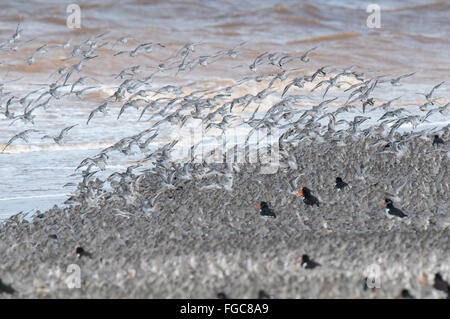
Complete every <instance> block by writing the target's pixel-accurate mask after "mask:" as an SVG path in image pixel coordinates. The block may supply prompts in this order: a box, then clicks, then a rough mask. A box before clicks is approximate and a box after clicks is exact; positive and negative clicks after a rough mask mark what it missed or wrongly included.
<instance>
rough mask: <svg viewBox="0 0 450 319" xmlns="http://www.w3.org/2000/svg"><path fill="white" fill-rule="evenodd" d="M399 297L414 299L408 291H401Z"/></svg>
mask: <svg viewBox="0 0 450 319" xmlns="http://www.w3.org/2000/svg"><path fill="white" fill-rule="evenodd" d="M399 297H400V298H403V299H415V297H414V296H413V295H411V294H410V293H409V290H408V289H402V291H401V292H400V296H399Z"/></svg>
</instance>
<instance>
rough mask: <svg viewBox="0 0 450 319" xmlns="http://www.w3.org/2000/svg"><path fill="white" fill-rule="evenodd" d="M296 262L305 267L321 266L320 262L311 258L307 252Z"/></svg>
mask: <svg viewBox="0 0 450 319" xmlns="http://www.w3.org/2000/svg"><path fill="white" fill-rule="evenodd" d="M296 264H301V266H302V268H304V269H314V268H316V267H319V266H321V265H320V264H319V263H317V262H315V261H314V260H312V259H310V258H309V256H308V255H306V254H305V255H303V256H302V258H300V259H299V260H297V262H296Z"/></svg>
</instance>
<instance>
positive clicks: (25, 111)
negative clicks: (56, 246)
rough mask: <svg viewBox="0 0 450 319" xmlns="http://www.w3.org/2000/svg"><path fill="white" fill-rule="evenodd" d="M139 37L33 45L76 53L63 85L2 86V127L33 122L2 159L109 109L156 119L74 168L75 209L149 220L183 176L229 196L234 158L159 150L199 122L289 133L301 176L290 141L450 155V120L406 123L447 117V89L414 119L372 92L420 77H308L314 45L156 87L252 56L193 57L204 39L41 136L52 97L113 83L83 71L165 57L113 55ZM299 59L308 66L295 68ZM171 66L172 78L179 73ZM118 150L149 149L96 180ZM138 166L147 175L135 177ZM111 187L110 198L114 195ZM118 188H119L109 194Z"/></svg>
mask: <svg viewBox="0 0 450 319" xmlns="http://www.w3.org/2000/svg"><path fill="white" fill-rule="evenodd" d="M22 31H23V30H22V29H21V27H20V25H18V27H17V29H16V31H15V33H14V34H13V35H11V36H10V37H9V38H8V39H7V40H6V41H4V42H3V43H1V44H0V54H1V52H2V51H7V52H20V46H21V44H22V42H21V41H20V40H21V34H22ZM130 41H136V40H135V39H132V38H130V37H122V38H120V39H112V38H108V37H107V34H100V35H97V36H94V37H90V38H88V39H86V40H84V41H82V42H80V43H78V44H71V40H69V41H67V42H65V43H56V44H51V43H48V44H44V45H42V46H39V47H38V48H36V49H35V50H34V51H33V52H32V53H31V55H30V56H29V57H28V58H25V61H26V63H28V64H29V65H31V64H33V63H39V60H40V59H42V56H43V55H45V54H50V52H51V51H52V50H55V49H57V48H59V49H62V50H64V52H66V53H67V58H65V59H64V60H63V62H64V65H63V66H61V67H60V68H59V69H57V70H54V72H53V73H52V76H55V75H56V76H57V79H56V80H54V81H52V82H51V83H48V84H47V85H46V86H43V87H40V88H38V89H35V90H32V91H30V92H23V91H20V92H16V93H12V92H9V91H8V85H7V83H8V81H6V82H4V83H1V84H0V112H1V113H0V114H3V116H4V119H2V122H3V123H5V120H7V121H9V125H10V126H12V125H14V124H15V123H16V122H17V121H22V122H23V123H24V125H28V126H30V128H27V129H25V130H23V131H20V132H18V133H17V134H15V135H14V136H12V137H11V138H9V139H8V140H7V141H5V144H4V146H3V148H2V153H3V152H5V151H6V150H7V149H8V148H9V147H11V145H13V144H14V143H15V142H16V141H18V140H23V141H24V142H29V138H30V135H32V134H37V133H40V134H41V136H40V138H41V139H42V140H52V141H53V142H54V143H56V144H58V145H63V144H64V143H65V139H66V137H67V136H68V134H70V132H71V131H72V130H73V129H74V128H76V127H79V126H82V125H85V126H88V125H93V123H94V122H95V121H96V119H97V118H98V117H99V116H100V115H101V114H103V115H104V116H106V115H107V114H108V111H110V110H112V109H117V110H118V113H117V117H116V119H117V120H120V118H121V116H123V114H124V113H126V112H129V110H130V109H134V110H135V111H136V112H137V114H138V115H139V116H138V117H137V118H136V120H137V121H141V122H142V121H145V122H146V123H148V128H146V129H145V130H143V131H141V132H139V133H138V134H134V135H132V136H128V137H124V138H121V139H120V140H118V141H117V142H116V143H115V144H113V145H111V146H109V147H107V148H105V149H103V150H101V151H100V152H99V153H98V154H97V155H95V156H91V157H87V158H85V159H84V160H82V161H81V162H80V164H79V165H78V166H77V167H76V169H75V170H76V171H77V172H78V171H81V182H80V183H79V185H78V187H77V190H76V192H75V193H74V194H73V196H71V197H70V198H69V199H68V200H67V201H66V204H74V203H80V202H81V203H83V204H82V205H84V206H85V207H89V206H96V205H100V203H102V202H105V201H113V200H114V201H123V202H125V203H126V204H125V205H127V204H129V203H132V204H131V205H132V206H133V205H134V206H133V207H134V208H136V207H139V208H140V209H142V210H143V211H144V212H145V213H148V214H151V213H152V212H154V211H155V210H156V209H157V208H158V205H157V202H158V200H159V198H160V197H161V195H162V194H167V193H168V192H169V193H174V192H176V191H177V190H179V189H180V187H181V188H182V186H180V185H178V183H179V181H182V180H203V181H206V182H205V183H203V184H202V186H201V187H200V188H199V190H200V191H202V190H209V189H224V190H227V191H230V190H231V189H232V183H233V174H234V173H233V171H234V172H239V165H237V164H236V163H225V164H224V166H223V169H217V168H211V167H210V166H208V160H209V159H210V158H212V157H213V156H214V154H215V153H214V151H212V152H210V153H209V154H206V156H203V157H202V158H200V159H199V158H198V157H196V156H194V154H195V150H196V148H198V147H199V145H200V143H199V144H196V145H190V146H189V148H190V153H189V154H190V158H189V159H188V160H187V161H186V162H184V163H180V162H174V161H173V160H172V159H171V152H172V151H173V150H174V148H175V146H176V145H177V143H178V142H179V140H172V141H170V142H168V143H166V144H164V145H158V144H157V143H156V140H155V139H156V138H158V137H162V136H164V126H166V127H172V128H176V129H180V130H181V129H182V128H183V127H186V126H188V124H190V123H198V122H195V121H198V120H199V121H200V122H201V125H202V126H204V127H205V130H206V132H208V131H210V130H212V131H214V129H215V130H216V132H221V134H225V133H226V130H227V129H228V128H230V127H247V128H249V129H250V133H249V134H248V135H247V138H246V142H245V144H244V145H243V148H247V147H248V143H249V139H250V137H251V135H252V134H254V133H255V132H256V131H257V130H259V129H264V128H276V129H278V130H279V132H280V136H279V139H278V141H277V143H278V144H279V148H280V152H281V153H282V154H283V156H285V157H286V158H287V163H288V164H287V165H288V166H289V167H290V168H291V169H295V168H296V167H297V166H298V164H297V163H296V162H295V160H293V159H292V158H290V155H289V153H288V152H286V150H285V149H287V146H286V145H287V143H290V144H293V145H298V144H299V143H302V141H303V142H304V141H315V140H318V141H334V142H335V143H339V141H340V140H344V139H345V138H346V137H351V138H367V137H369V136H377V139H376V141H375V142H373V144H371V146H379V151H378V152H377V154H392V155H394V156H401V155H402V153H403V152H404V146H405V145H406V144H407V142H408V141H409V140H410V139H412V138H416V137H425V138H427V139H429V143H430V144H431V145H432V146H433V147H434V150H433V152H447V150H446V148H445V145H446V142H445V141H444V139H443V138H442V136H445V135H446V134H447V133H448V129H449V127H450V126H449V125H447V126H446V127H444V128H443V129H440V130H441V133H440V134H438V133H437V131H438V130H439V129H438V128H436V127H431V128H425V129H423V130H421V131H417V132H410V133H407V134H401V133H400V129H401V128H402V126H405V125H411V126H412V127H413V128H416V127H417V126H418V125H420V124H423V123H426V122H429V119H430V117H431V116H433V115H434V114H438V113H439V114H441V115H444V116H445V115H447V114H448V110H449V105H450V103H446V104H443V103H440V102H439V98H436V97H435V96H436V94H435V92H436V91H437V90H439V89H440V88H441V87H442V86H443V85H444V83H445V82H441V83H439V84H437V85H435V86H434V87H432V88H431V89H430V91H429V92H425V93H419V94H420V95H423V96H424V97H425V99H424V101H423V104H422V105H415V106H414V107H417V108H418V110H417V112H416V113H412V112H411V111H410V109H409V108H405V107H398V106H393V105H392V103H394V102H395V101H397V100H399V99H400V97H397V98H394V99H391V100H388V101H384V100H381V99H376V98H375V97H373V92H374V91H375V90H376V89H377V88H379V87H380V86H383V85H388V86H400V85H401V82H402V81H404V80H405V79H407V78H409V77H412V76H413V75H414V73H409V74H404V75H400V76H396V77H393V78H389V77H388V76H387V75H376V76H372V77H370V76H368V75H367V74H365V73H364V72H362V71H357V69H358V67H357V66H354V65H353V66H350V67H346V68H333V67H331V66H330V65H325V66H322V67H320V68H318V69H316V70H314V71H313V72H310V73H305V74H299V73H300V71H299V70H300V69H301V67H302V66H303V64H306V63H308V62H309V61H310V54H311V53H312V52H314V51H315V50H317V47H314V48H311V49H309V50H307V51H305V52H303V53H302V54H300V55H294V54H287V53H284V52H264V53H262V54H259V55H258V56H257V57H256V58H254V60H253V61H252V62H251V63H250V64H241V65H238V66H236V67H235V68H243V69H245V70H246V71H249V72H250V74H251V75H249V76H246V77H244V78H242V79H240V80H237V81H235V83H234V84H232V85H229V86H225V87H219V88H218V87H214V88H207V89H196V90H195V89H192V88H191V87H192V84H188V85H165V86H160V87H157V88H155V87H154V83H153V82H152V81H153V79H154V78H155V77H156V76H164V75H166V74H171V76H172V77H175V78H176V77H179V76H180V75H181V74H187V73H188V72H192V71H193V70H194V69H196V68H200V67H202V68H206V67H207V66H208V65H210V64H212V63H216V62H217V61H220V60H232V59H235V58H236V57H237V56H238V55H239V54H240V53H242V52H243V51H242V47H243V46H244V45H245V43H240V44H238V45H237V46H235V47H233V48H231V49H225V50H220V51H217V52H215V53H213V54H211V55H199V56H196V55H195V52H196V51H197V46H201V45H202V43H188V44H186V45H183V46H182V47H181V48H179V49H178V50H177V51H176V52H175V53H173V54H171V55H170V56H169V57H168V58H167V59H165V60H162V61H160V62H159V63H158V64H157V65H156V66H153V65H152V66H149V65H133V66H128V67H126V68H124V69H123V70H121V71H120V72H119V73H118V74H115V75H114V79H113V80H118V81H121V82H120V84H118V85H117V86H114V87H113V89H112V91H113V94H111V95H110V96H108V97H106V98H105V99H104V100H102V101H101V102H99V103H98V106H96V107H95V108H93V109H92V110H91V111H90V112H89V114H86V115H87V116H86V122H85V123H78V124H74V125H70V126H67V127H64V128H62V129H61V131H60V132H58V133H57V134H55V135H52V134H48V133H44V134H42V130H39V129H36V128H34V125H35V119H36V117H38V116H39V115H38V113H41V114H42V113H43V112H45V111H46V110H47V109H48V108H51V103H52V102H53V101H55V100H59V101H61V100H63V99H70V98H74V97H76V98H78V99H84V97H85V94H86V93H87V92H89V91H91V92H92V91H95V90H101V89H103V88H104V85H102V81H99V80H97V79H95V78H94V77H93V76H89V75H82V72H83V71H85V70H86V68H88V67H89V65H91V64H92V63H94V62H95V61H96V60H100V59H101V58H102V56H104V55H105V54H109V55H111V57H109V59H119V57H121V56H127V57H129V58H135V57H137V56H139V55H143V56H146V55H148V54H150V53H151V52H152V50H153V49H154V48H155V47H158V49H160V50H168V49H167V45H164V44H162V43H153V42H145V43H140V44H137V45H134V46H133V47H130V48H126V49H122V50H119V51H115V50H114V48H115V47H116V46H117V45H120V46H125V45H127V43H128V42H130ZM106 48H108V50H106ZM105 52H106V53H105ZM297 62H298V63H300V65H294V64H295V63H297ZM289 66H291V67H289ZM262 68H270V70H271V72H269V73H258V70H260V69H262ZM146 69H153V71H152V72H151V73H150V74H146V75H144V76H141V74H142V73H143V72H144V70H146ZM172 70H173V71H175V74H172V73H173V72H172ZM171 72H172V73H171ZM77 76H78V78H77ZM119 79H120V80H119ZM93 82H98V83H99V84H98V85H90V86H87V83H93ZM250 83H251V84H252V85H253V88H254V87H258V91H257V92H255V93H253V94H252V93H245V94H243V95H239V94H237V92H238V91H240V92H242V90H244V91H245V92H250V90H249V89H248V87H247V88H246V87H245V85H246V84H250ZM265 83H266V84H265ZM306 88H310V89H309V90H310V92H316V91H319V90H320V89H322V90H323V91H322V92H323V93H321V94H320V95H321V96H320V99H321V100H320V101H318V102H315V101H314V99H313V98H311V96H312V93H311V94H310V95H300V94H296V92H295V91H296V90H298V89H299V90H302V92H303V91H305V90H306ZM333 92H334V93H338V94H340V96H342V95H343V94H347V95H348V96H347V98H346V99H344V101H339V100H338V98H339V97H334V98H328V99H327V95H330V94H333ZM273 101H275V102H273ZM252 107H253V111H251V112H248V114H249V116H247V113H246V112H245V111H246V110H247V111H248V110H249V109H250V108H252ZM263 109H264V110H263ZM380 111H381V112H382V115H381V116H380V117H379V118H378V119H376V118H375V116H374V115H373V114H376V113H377V112H380ZM354 113H356V114H354ZM361 113H362V114H361ZM352 114H353V115H352ZM41 116H44V114H42V115H41ZM348 116H351V117H352V119H349V118H348ZM339 117H341V118H339ZM0 119H1V118H0ZM371 120H375V124H373V125H369V126H368V127H366V128H362V127H363V126H364V123H365V122H367V123H369V122H370V121H371ZM324 121H325V122H324ZM322 122H324V124H322ZM3 125H4V124H3ZM182 143H183V142H182ZM180 144H181V143H180ZM155 145H156V146H155ZM230 151H231V150H230ZM113 153H115V154H119V155H122V156H127V155H136V154H142V156H141V157H140V158H139V159H138V160H136V161H135V162H134V163H133V164H132V165H130V166H129V167H128V168H127V169H126V171H125V172H114V173H112V174H110V175H109V176H108V177H106V178H105V179H103V180H102V179H100V178H99V177H98V176H97V175H99V173H101V172H102V171H105V169H106V167H107V166H108V165H110V164H111V163H110V162H109V159H110V157H111V155H112V154H113ZM137 170H139V173H136V171H137ZM149 176H152V178H153V179H156V181H153V182H155V183H158V188H157V191H153V192H148V191H146V192H142V191H141V190H140V186H139V185H142V183H143V181H145V179H146V178H148V177H149ZM66 186H70V185H66ZM296 186H297V185H290V184H289V185H288V186H287V191H288V192H289V193H290V194H294V195H297V196H302V200H303V203H304V204H306V205H307V206H311V207H314V206H316V207H320V200H319V199H318V198H317V197H316V196H314V195H313V194H312V191H311V190H310V189H309V188H308V187H306V186H305V187H302V188H301V189H300V190H298V191H297V189H298V188H297V189H295V187H296ZM335 188H336V189H337V190H338V191H343V190H345V189H347V188H349V184H348V182H345V181H344V180H343V178H342V177H339V176H338V177H336V179H335ZM106 189H107V190H108V192H106V191H105V190H106ZM110 189H113V191H109V190H110ZM147 190H148V189H147ZM137 203H138V204H137ZM383 204H384V205H386V213H387V215H388V216H389V217H398V218H407V217H408V215H407V214H405V213H404V212H403V211H402V210H400V209H399V208H397V207H395V206H394V203H393V199H392V198H390V197H386V198H385V201H384V202H383ZM255 208H258V209H259V212H260V215H261V216H263V217H268V218H277V214H276V212H275V211H274V210H273V209H272V208H270V204H269V203H268V202H266V201H261V202H260V204H259V205H257V206H255ZM119 214H121V215H123V216H125V217H126V216H127V215H128V214H130V213H129V212H125V211H123V210H121V211H120V212H119ZM76 255H77V256H78V257H79V258H81V257H82V256H86V257H90V254H89V253H88V252H86V251H85V250H84V249H83V248H82V247H78V248H77V249H76ZM298 263H299V264H301V266H302V267H303V268H305V269H314V268H316V267H318V266H320V264H319V263H317V262H315V261H314V260H312V259H311V258H310V257H309V256H308V255H306V254H305V255H303V256H302V258H300V259H299V260H298ZM434 287H435V288H436V289H438V290H442V291H444V292H446V293H447V297H448V293H449V285H448V283H446V282H445V281H444V280H443V279H442V276H441V275H440V274H439V273H437V274H436V275H435V279H434ZM13 292H14V289H13V288H12V287H11V286H8V285H6V284H4V283H3V282H2V281H0V293H9V294H12V293H13ZM401 295H402V296H403V297H405V298H406V297H411V295H410V294H409V292H408V291H407V290H404V291H402V293H401ZM217 297H218V298H225V297H226V295H225V294H224V293H220V294H218V296H217ZM259 297H260V298H269V297H270V296H269V295H268V294H267V293H266V292H264V291H261V292H260V294H259Z"/></svg>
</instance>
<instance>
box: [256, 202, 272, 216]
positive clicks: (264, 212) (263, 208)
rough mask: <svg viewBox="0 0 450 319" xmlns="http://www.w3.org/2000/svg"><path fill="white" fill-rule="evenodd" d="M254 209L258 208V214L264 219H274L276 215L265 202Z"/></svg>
mask: <svg viewBox="0 0 450 319" xmlns="http://www.w3.org/2000/svg"><path fill="white" fill-rule="evenodd" d="M255 208H259V209H260V211H259V214H260V215H261V216H264V217H270V218H276V217H277V215H275V213H274V212H273V210H271V209H270V208H269V205H268V204H267V203H266V202H261V203H259V204H258V205H256V206H255Z"/></svg>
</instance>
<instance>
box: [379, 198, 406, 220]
mask: <svg viewBox="0 0 450 319" xmlns="http://www.w3.org/2000/svg"><path fill="white" fill-rule="evenodd" d="M382 204H383V205H386V213H387V214H388V216H389V215H393V216H397V217H400V218H403V217H407V216H408V215H405V214H404V213H403V212H402V211H401V210H400V209H398V208H396V207H394V203H392V200H391V199H389V198H386V199H385V200H384V202H382Z"/></svg>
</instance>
